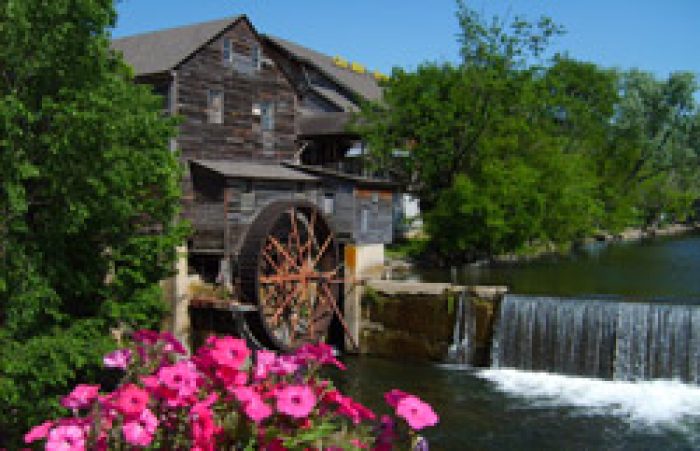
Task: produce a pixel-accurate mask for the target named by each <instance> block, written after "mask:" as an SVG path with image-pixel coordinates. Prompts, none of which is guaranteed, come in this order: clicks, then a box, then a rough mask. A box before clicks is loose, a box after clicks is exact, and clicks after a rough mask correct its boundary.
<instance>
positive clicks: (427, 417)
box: [396, 395, 438, 431]
mask: <svg viewBox="0 0 700 451" xmlns="http://www.w3.org/2000/svg"><path fill="white" fill-rule="evenodd" d="M396 415H397V416H399V417H401V418H403V419H404V420H406V422H407V423H408V425H409V426H411V429H414V430H416V431H417V430H420V429H423V428H424V427H426V426H434V425H436V424H437V422H438V416H437V414H436V413H435V412H434V411H433V408H432V407H430V405H429V404H427V403H425V402H423V401H421V400H420V399H418V398H417V397H415V396H412V395H409V396H406V397H404V398H402V399H401V400H400V401H399V403H398V405H397V406H396Z"/></svg>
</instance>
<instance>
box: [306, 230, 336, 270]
mask: <svg viewBox="0 0 700 451" xmlns="http://www.w3.org/2000/svg"><path fill="white" fill-rule="evenodd" d="M331 241H333V235H332V234H329V235H328V238H326V241H324V242H323V246H321V249H319V251H318V255H316V258H315V259H314V261H313V263H312V264H311V267H312V268H315V267H316V265H317V264H318V262H319V261H321V258H322V257H323V254H325V253H326V250H327V249H328V245H329V244H331Z"/></svg>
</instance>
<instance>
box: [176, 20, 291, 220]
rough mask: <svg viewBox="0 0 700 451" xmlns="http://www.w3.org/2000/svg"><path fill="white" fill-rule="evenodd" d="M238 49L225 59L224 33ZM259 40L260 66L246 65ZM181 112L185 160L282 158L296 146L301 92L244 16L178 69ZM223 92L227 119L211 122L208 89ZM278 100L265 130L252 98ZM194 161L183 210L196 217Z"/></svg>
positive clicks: (185, 181) (185, 185)
mask: <svg viewBox="0 0 700 451" xmlns="http://www.w3.org/2000/svg"><path fill="white" fill-rule="evenodd" d="M226 38H229V39H231V42H232V50H233V52H234V54H236V55H237V57H236V58H235V60H234V62H233V64H232V63H227V62H225V61H224V57H223V47H224V39H226ZM254 45H259V46H260V48H261V50H262V58H261V60H262V61H263V62H264V64H262V65H261V68H260V70H246V69H245V64H244V63H245V61H244V59H245V58H246V57H250V55H251V54H252V48H253V46H254ZM176 83H177V87H176V91H177V113H178V114H180V116H181V117H182V118H183V123H182V124H181V125H180V133H179V137H178V139H177V147H178V148H179V150H180V152H181V155H182V159H183V161H187V160H191V159H212V160H240V161H251V160H253V161H270V162H274V161H279V160H286V159H290V158H291V157H292V155H293V154H294V152H295V137H296V135H295V132H296V131H295V111H296V94H295V92H294V90H293V88H292V86H291V85H290V83H289V81H288V79H287V78H286V76H285V75H284V74H283V73H282V72H281V71H280V69H279V68H278V67H277V65H276V63H275V62H274V61H273V60H271V59H270V58H269V54H268V53H267V51H266V49H265V45H264V43H262V42H260V41H259V40H258V38H257V35H256V34H255V33H254V32H253V30H252V29H251V28H250V27H249V26H248V24H247V23H246V22H244V21H239V22H238V23H237V24H236V25H234V26H233V27H232V28H231V29H230V30H229V31H227V32H226V33H224V34H223V35H222V36H221V37H219V38H218V39H216V40H214V41H212V42H210V43H208V44H207V45H206V46H204V47H203V48H202V49H200V50H199V51H197V52H196V53H195V54H194V55H192V56H191V57H190V58H189V59H188V60H186V61H184V62H183V63H182V64H181V65H180V66H179V67H178V68H177V70H176ZM211 89H214V90H221V91H222V92H223V96H224V104H223V105H224V106H223V123H221V124H215V123H209V115H208V113H209V110H208V95H209V90H211ZM260 102H271V103H272V104H273V105H274V130H273V131H263V130H262V128H261V118H260V116H256V115H254V114H253V104H254V103H260ZM189 170H190V168H189V165H185V168H184V171H185V173H184V177H183V196H184V198H183V207H184V208H183V214H184V217H185V218H186V219H189V220H192V219H193V202H194V193H193V189H192V178H191V174H190V173H189Z"/></svg>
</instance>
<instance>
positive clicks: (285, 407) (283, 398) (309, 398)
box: [275, 385, 316, 418]
mask: <svg viewBox="0 0 700 451" xmlns="http://www.w3.org/2000/svg"><path fill="white" fill-rule="evenodd" d="M275 396H276V397H277V410H278V411H280V412H282V413H284V414H287V415H289V416H290V417H294V418H306V417H307V416H308V415H309V413H311V410H313V408H314V406H315V405H316V396H315V395H314V392H313V390H311V388H309V387H308V386H306V385H290V386H288V387H285V388H283V389H281V390H278V391H277V393H276V394H275Z"/></svg>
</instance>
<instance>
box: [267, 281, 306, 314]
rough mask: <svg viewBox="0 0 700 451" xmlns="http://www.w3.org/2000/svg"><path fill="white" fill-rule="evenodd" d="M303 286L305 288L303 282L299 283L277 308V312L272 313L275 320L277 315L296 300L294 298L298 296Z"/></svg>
mask: <svg viewBox="0 0 700 451" xmlns="http://www.w3.org/2000/svg"><path fill="white" fill-rule="evenodd" d="M301 288H303V284H297V285H296V287H295V288H294V290H292V292H291V293H290V294H289V295H287V296H286V297H285V299H284V302H283V303H282V305H281V306H279V307H278V308H277V310H276V311H275V313H274V314H273V315H272V318H273V321H276V320H277V317H279V315H281V314H282V312H283V311H284V309H285V308H286V307H287V306H288V305H289V304H291V303H292V302H293V301H294V298H295V297H296V295H297V294H299V290H300V289H301Z"/></svg>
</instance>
